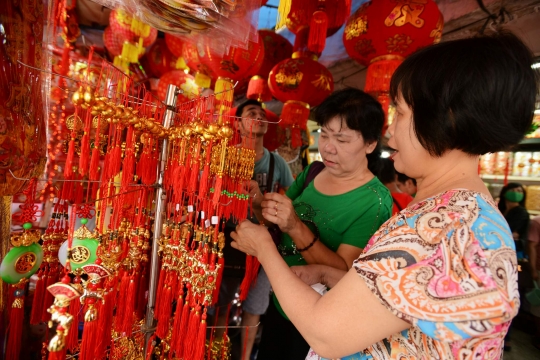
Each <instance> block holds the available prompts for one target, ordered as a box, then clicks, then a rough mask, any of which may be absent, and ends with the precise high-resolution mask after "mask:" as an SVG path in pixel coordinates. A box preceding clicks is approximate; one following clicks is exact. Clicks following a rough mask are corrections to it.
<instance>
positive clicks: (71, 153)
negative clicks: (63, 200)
mask: <svg viewBox="0 0 540 360" xmlns="http://www.w3.org/2000/svg"><path fill="white" fill-rule="evenodd" d="M74 157H75V139H73V138H71V140H70V141H69V146H68V152H67V157H66V165H65V167H64V177H65V178H68V177H71V176H73V158H74Z"/></svg>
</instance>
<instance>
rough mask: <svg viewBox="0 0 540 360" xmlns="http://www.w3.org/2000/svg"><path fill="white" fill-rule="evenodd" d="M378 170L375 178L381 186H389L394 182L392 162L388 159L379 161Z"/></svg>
mask: <svg viewBox="0 0 540 360" xmlns="http://www.w3.org/2000/svg"><path fill="white" fill-rule="evenodd" d="M380 163H381V166H380V169H379V173H378V174H377V177H378V178H379V180H380V181H381V182H382V183H383V184H390V183H393V182H395V181H396V169H395V168H394V162H393V161H392V160H391V159H389V158H381V159H380Z"/></svg>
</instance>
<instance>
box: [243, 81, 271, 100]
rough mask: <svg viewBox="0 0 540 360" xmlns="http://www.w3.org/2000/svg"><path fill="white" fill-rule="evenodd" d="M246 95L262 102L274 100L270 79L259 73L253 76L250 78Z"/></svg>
mask: <svg viewBox="0 0 540 360" xmlns="http://www.w3.org/2000/svg"><path fill="white" fill-rule="evenodd" d="M246 97H247V98H248V99H254V100H257V101H258V102H261V103H262V102H266V101H270V100H272V93H271V92H270V89H269V88H268V81H267V80H266V79H265V78H263V77H261V76H259V75H255V76H253V77H252V78H251V79H250V80H249V83H248V88H247V93H246Z"/></svg>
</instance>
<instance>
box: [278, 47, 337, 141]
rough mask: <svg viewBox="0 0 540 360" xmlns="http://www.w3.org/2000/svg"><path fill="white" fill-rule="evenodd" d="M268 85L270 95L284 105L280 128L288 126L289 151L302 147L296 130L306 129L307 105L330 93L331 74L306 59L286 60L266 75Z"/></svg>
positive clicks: (315, 62)
mask: <svg viewBox="0 0 540 360" xmlns="http://www.w3.org/2000/svg"><path fill="white" fill-rule="evenodd" d="M268 86H269V88H270V91H271V92H272V95H273V96H274V97H275V98H276V99H278V100H279V101H281V102H283V103H285V105H284V106H283V110H282V112H281V116H280V118H281V120H282V121H281V122H280V126H281V127H291V128H292V133H291V137H292V139H291V144H292V146H293V148H296V147H298V146H301V145H302V138H301V133H300V129H304V130H305V129H306V126H307V120H308V117H309V109H310V106H311V107H313V106H317V105H319V104H320V103H322V102H323V100H324V99H325V98H326V97H328V96H329V95H330V94H331V93H332V91H334V80H333V78H332V74H331V73H330V71H328V69H327V68H325V67H324V66H323V65H322V64H320V63H319V62H317V61H315V60H312V59H310V58H308V57H296V56H294V55H293V57H292V58H290V59H286V60H283V61H281V62H280V63H278V64H277V65H276V66H275V67H274V68H273V69H272V71H271V72H270V76H269V78H268Z"/></svg>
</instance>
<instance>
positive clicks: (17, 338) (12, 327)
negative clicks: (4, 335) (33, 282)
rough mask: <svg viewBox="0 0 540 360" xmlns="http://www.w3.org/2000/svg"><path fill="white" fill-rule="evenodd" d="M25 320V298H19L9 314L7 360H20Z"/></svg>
mask: <svg viewBox="0 0 540 360" xmlns="http://www.w3.org/2000/svg"><path fill="white" fill-rule="evenodd" d="M23 320H24V298H23V297H17V298H15V300H14V301H13V304H12V306H11V310H10V313H9V325H8V339H7V346H6V360H18V359H19V355H20V352H21V339H22V330H23Z"/></svg>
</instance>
